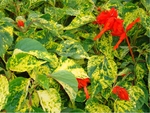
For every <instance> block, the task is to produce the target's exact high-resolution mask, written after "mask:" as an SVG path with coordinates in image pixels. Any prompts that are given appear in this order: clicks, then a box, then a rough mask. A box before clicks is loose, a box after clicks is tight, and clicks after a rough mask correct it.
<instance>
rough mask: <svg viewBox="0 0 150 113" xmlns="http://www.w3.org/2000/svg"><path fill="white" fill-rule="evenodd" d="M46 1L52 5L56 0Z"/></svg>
mask: <svg viewBox="0 0 150 113" xmlns="http://www.w3.org/2000/svg"><path fill="white" fill-rule="evenodd" d="M48 3H49V4H50V5H52V6H55V4H56V0H48Z"/></svg>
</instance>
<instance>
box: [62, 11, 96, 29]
mask: <svg viewBox="0 0 150 113" xmlns="http://www.w3.org/2000/svg"><path fill="white" fill-rule="evenodd" d="M94 20H95V17H94V16H93V15H92V14H91V13H89V14H84V13H81V14H79V15H77V16H76V17H75V18H74V19H73V20H72V22H71V23H70V24H69V25H68V26H67V27H65V28H64V30H71V29H75V28H78V27H81V26H83V25H85V24H88V23H90V22H93V21H94Z"/></svg>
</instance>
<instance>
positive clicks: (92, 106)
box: [85, 100, 111, 113]
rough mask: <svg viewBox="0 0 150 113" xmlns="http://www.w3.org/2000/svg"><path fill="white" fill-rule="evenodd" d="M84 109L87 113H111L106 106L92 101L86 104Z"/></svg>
mask: <svg viewBox="0 0 150 113" xmlns="http://www.w3.org/2000/svg"><path fill="white" fill-rule="evenodd" d="M85 109H86V110H87V111H88V112H89V113H104V112H105V113H111V109H110V108H109V107H108V106H106V105H103V104H100V103H99V102H95V101H94V100H91V101H89V102H87V103H86V107H85Z"/></svg>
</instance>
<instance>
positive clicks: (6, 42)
mask: <svg viewBox="0 0 150 113" xmlns="http://www.w3.org/2000/svg"><path fill="white" fill-rule="evenodd" d="M12 42H13V27H12V26H9V25H1V26H0V57H3V56H4V54H5V53H6V51H7V50H8V48H9V47H10V46H11V44H12Z"/></svg>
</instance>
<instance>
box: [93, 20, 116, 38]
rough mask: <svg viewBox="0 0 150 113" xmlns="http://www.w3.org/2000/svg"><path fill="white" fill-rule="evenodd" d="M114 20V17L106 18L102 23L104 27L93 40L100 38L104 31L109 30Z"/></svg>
mask: <svg viewBox="0 0 150 113" xmlns="http://www.w3.org/2000/svg"><path fill="white" fill-rule="evenodd" d="M114 21H115V18H114V17H111V18H110V19H108V21H107V22H106V24H105V25H104V28H103V29H102V30H101V31H100V33H99V34H98V35H97V36H95V37H94V40H97V39H98V38H100V37H101V36H102V35H103V34H104V33H105V32H106V31H108V30H111V29H112V27H113V23H114Z"/></svg>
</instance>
